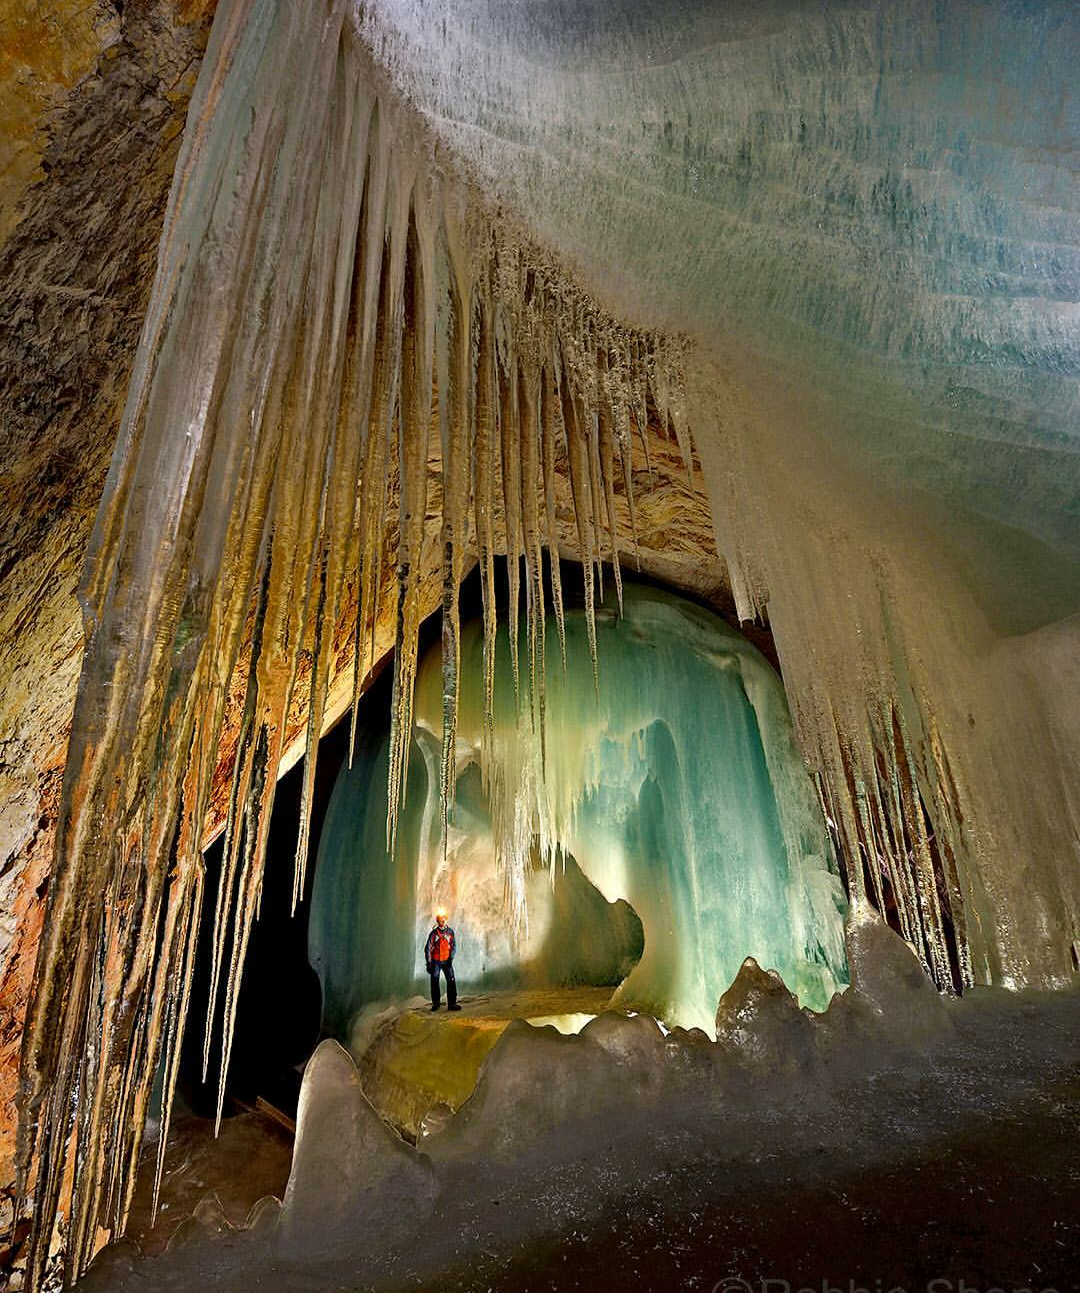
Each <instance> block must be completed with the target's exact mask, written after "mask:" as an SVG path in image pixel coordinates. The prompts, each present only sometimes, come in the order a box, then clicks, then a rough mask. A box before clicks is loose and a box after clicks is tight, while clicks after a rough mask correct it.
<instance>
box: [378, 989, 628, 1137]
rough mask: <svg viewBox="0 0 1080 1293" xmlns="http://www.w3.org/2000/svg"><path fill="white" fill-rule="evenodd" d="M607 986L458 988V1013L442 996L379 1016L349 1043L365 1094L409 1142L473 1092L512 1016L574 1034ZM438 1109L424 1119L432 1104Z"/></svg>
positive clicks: (601, 1006)
mask: <svg viewBox="0 0 1080 1293" xmlns="http://www.w3.org/2000/svg"><path fill="white" fill-rule="evenodd" d="M612 991H613V989H612V988H610V987H602V988H593V987H570V988H538V989H533V990H528V991H526V990H520V991H510V992H482V993H471V992H463V994H462V996H461V997H460V999H459V1004H460V1006H461V1010H460V1011H457V1012H456V1013H450V1012H449V1011H448V1010H447V1008H446V1000H445V994H444V999H443V1003H442V1007H441V1008H440V1009H439V1010H438V1011H434V1012H433V1011H432V1009H431V1006H430V1004H429V1003H428V1002H427V1001H426V1000H424V999H422V998H421V999H419V1004H413V1005H411V1006H410V1008H407V1009H404V1010H400V1011H398V1012H397V1013H395V1014H391V1015H386V1014H383V1015H381V1016H380V1018H379V1023H378V1024H377V1026H375V1027H374V1028H372V1029H371V1031H370V1034H369V1038H365V1039H364V1042H365V1044H364V1045H363V1049H362V1051H361V1050H358V1048H357V1047H356V1045H355V1044H354V1046H353V1054H354V1055H355V1057H356V1061H357V1068H358V1070H359V1073H360V1082H361V1085H362V1087H363V1090H364V1094H365V1095H366V1096H367V1098H368V1099H369V1100H370V1101H371V1103H372V1104H373V1105H374V1107H375V1108H376V1110H377V1111H378V1112H379V1114H380V1115H381V1116H382V1117H383V1118H384V1119H385V1120H386V1121H387V1122H388V1123H390V1125H391V1126H392V1127H394V1128H395V1129H396V1130H397V1131H399V1132H401V1133H402V1134H403V1135H404V1136H405V1137H406V1138H407V1139H409V1140H411V1141H414V1142H415V1141H416V1139H417V1138H418V1136H420V1135H422V1133H423V1129H424V1123H425V1116H427V1127H428V1128H429V1129H430V1128H431V1127H432V1126H433V1125H435V1123H437V1122H438V1121H440V1117H441V1115H443V1114H444V1113H449V1112H452V1111H456V1110H457V1109H459V1108H460V1107H461V1105H463V1104H464V1103H465V1101H466V1100H467V1099H468V1098H469V1096H470V1095H472V1093H473V1089H474V1088H475V1086H476V1079H477V1076H478V1075H479V1072H480V1067H481V1065H482V1064H483V1062H484V1060H485V1059H487V1057H488V1054H489V1053H490V1052H491V1050H492V1049H493V1047H494V1046H495V1043H496V1042H497V1041H498V1040H499V1038H500V1037H501V1036H502V1034H503V1031H504V1030H505V1028H506V1026H507V1025H508V1024H509V1023H510V1021H511V1020H512V1019H524V1020H527V1021H528V1022H529V1023H530V1024H532V1025H533V1026H534V1027H543V1026H544V1025H547V1024H550V1025H551V1026H552V1027H554V1028H556V1029H558V1031H559V1032H561V1033H571V1032H577V1031H579V1030H580V1029H581V1028H582V1027H583V1026H584V1025H585V1024H587V1023H588V1022H589V1020H590V1019H594V1018H595V1017H596V1016H597V1015H599V1014H601V1013H602V1012H603V1011H604V1010H605V1009H606V1008H607V1006H608V1003H609V1001H610V1000H611V994H612ZM436 1106H438V1107H439V1108H438V1109H437V1112H436V1113H435V1114H434V1115H433V1116H430V1111H431V1110H432V1109H433V1107H436Z"/></svg>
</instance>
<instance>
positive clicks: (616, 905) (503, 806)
mask: <svg viewBox="0 0 1080 1293" xmlns="http://www.w3.org/2000/svg"><path fill="white" fill-rule="evenodd" d="M566 638H567V659H566V665H565V669H564V666H563V662H562V658H561V654H560V649H559V644H558V639H557V635H556V631H555V625H554V622H553V621H549V624H548V632H547V635H546V647H545V662H546V667H545V669H544V671H543V690H544V720H543V725H542V733H541V725H540V723H539V721H538V707H536V706H535V704H534V706H533V708H532V709H530V704H529V701H528V695H529V692H530V686H529V681H528V677H527V674H526V675H525V676H523V685H522V689H521V692H520V694H519V696H518V699H517V700H516V701H515V695H514V686H513V678H512V672H511V669H510V661H509V647H508V640H507V638H506V636H505V634H503V635H502V636H501V637H500V639H499V650H498V657H497V662H496V686H495V706H494V716H495V724H494V731H493V733H491V735H490V737H489V739H487V740H486V741H485V739H484V735H483V690H482V689H483V681H482V680H483V667H482V663H483V662H482V653H483V642H482V633H481V632H480V629H479V626H476V625H473V626H471V627H469V628H468V629H466V631H465V633H464V635H463V641H462V663H461V675H460V676H461V698H460V718H459V729H458V747H457V761H458V767H459V775H458V796H457V803H456V809H455V814H454V820H453V825H452V827H451V830H450V833H449V836H448V840H447V848H446V856H445V859H444V857H443V850H442V848H441V845H440V841H439V834H438V802H437V800H438V788H437V776H436V775H435V769H436V767H437V759H438V740H437V736H436V734H437V733H439V732H441V712H442V711H441V691H440V672H441V667H440V661H439V658H438V653H437V652H436V653H434V654H433V655H430V656H428V657H427V658H426V659H425V661H424V662H423V664H422V666H421V670H420V675H419V679H418V686H417V706H416V714H417V722H418V728H417V732H416V739H415V741H414V744H413V751H412V753H413V757H412V761H411V767H412V772H411V774H410V787H409V793H408V796H407V798H406V805H405V811H404V814H403V817H402V823H403V835H402V839H401V846H400V856H399V858H398V861H397V864H396V865H394V864H392V863H391V861H390V858H389V856H388V854H387V852H386V847H385V810H386V791H385V777H386V750H385V744H384V743H381V744H376V745H373V746H372V747H371V748H369V749H367V750H365V751H363V753H362V757H361V759H360V760H359V761H358V763H357V764H356V765H355V766H354V768H353V769H352V771H351V772H349V771H343V772H342V774H341V777H340V778H339V781H338V784H337V786H336V787H335V791H334V795H333V798H332V801H331V804H330V809H329V814H328V818H327V823H326V827H325V829H324V833H323V837H322V841H321V844H320V849H319V857H318V870H317V874H316V881H315V893H314V898H313V908H312V918H311V955H312V961H313V964H314V965H315V966H316V968H317V969H318V971H319V973H320V976H321V977H322V981H323V985H324V992H325V996H326V1017H327V1021H328V1025H329V1026H330V1027H331V1029H332V1030H335V1031H340V1030H341V1029H342V1028H343V1026H344V1024H345V1022H346V1020H347V1017H348V1015H349V1014H350V1013H352V1012H354V1011H355V1010H356V1009H357V1008H359V1006H361V1005H363V1004H366V1003H368V1002H370V1001H373V1000H379V999H384V998H386V997H393V996H403V995H407V993H408V992H409V991H411V990H413V989H415V988H417V987H419V986H420V976H418V974H417V971H418V970H419V969H420V968H421V967H420V964H419V953H418V950H417V949H418V948H419V946H420V945H421V944H422V941H423V938H424V935H425V934H426V931H427V928H428V926H429V924H430V921H431V912H432V910H433V908H434V907H435V906H437V905H446V906H447V907H448V908H449V909H450V912H451V916H450V919H451V923H452V924H453V925H454V926H455V928H456V930H457V933H458V937H459V943H460V950H459V956H458V961H459V976H460V977H461V979H462V981H463V982H464V983H466V984H468V983H473V984H477V985H482V986H492V987H495V986H499V985H500V984H506V983H509V982H513V981H516V982H521V981H526V982H530V983H536V984H540V983H543V984H551V983H559V982H583V981H586V982H601V983H603V982H618V980H619V979H620V978H622V977H623V976H624V975H625V976H626V977H625V979H624V981H623V983H622V986H621V988H620V989H619V998H620V999H621V1000H622V1002H623V1003H624V1004H625V1005H627V1006H629V1007H635V1008H640V1009H647V1010H649V1011H651V1012H652V1013H654V1014H656V1015H657V1016H658V1017H660V1018H662V1019H665V1020H667V1021H668V1022H669V1023H673V1024H674V1023H680V1024H683V1025H686V1026H699V1027H704V1028H706V1029H711V1026H712V1020H713V1014H714V1012H715V1008H716V1002H717V1000H718V998H719V996H720V995H721V993H722V992H723V991H724V989H725V988H726V987H727V986H728V984H729V983H730V982H731V980H732V979H733V978H734V976H735V974H736V972H737V970H738V967H739V965H740V963H741V962H742V960H743V959H744V958H745V957H746V956H751V955H752V956H754V957H756V958H757V959H758V961H759V962H760V963H761V964H763V965H765V966H770V967H775V968H776V969H778V970H779V971H780V972H781V973H782V974H783V976H784V979H785V981H786V982H787V983H788V984H789V986H790V987H791V988H792V989H793V990H794V991H795V992H797V994H798V995H799V997H800V999H801V1000H802V1002H803V1004H805V1005H807V1006H810V1007H811V1008H814V1009H823V1008H824V1006H825V1005H826V1004H827V1003H828V1000H829V998H830V996H831V995H832V993H833V992H834V991H835V990H837V989H838V988H840V987H842V986H843V985H844V984H845V983H846V981H847V969H846V963H845V958H844V950H843V915H844V911H845V900H844V895H843V890H842V887H841V883H840V880H839V877H838V875H837V872H836V866H835V862H834V859H833V855H832V850H831V847H830V844H829V839H828V834H827V831H826V828H825V823H824V821H823V819H822V815H821V810H820V807H819V805H818V803H817V799H816V796H815V794H814V791H813V788H812V786H811V783H810V779H809V777H808V775H807V773H806V771H805V769H804V768H803V766H802V763H801V761H800V759H799V756H798V754H797V751H796V749H795V745H794V741H793V736H792V730H791V722H790V717H789V715H788V710H787V705H786V701H785V697H784V693H783V688H782V685H781V682H780V679H779V678H778V677H777V675H776V674H775V672H774V671H773V669H772V668H771V666H770V665H769V664H768V663H767V662H766V661H765V660H764V659H763V658H762V657H761V656H760V654H759V653H758V652H757V651H756V650H755V649H754V648H753V647H751V646H750V644H749V643H748V642H747V641H746V640H745V639H744V638H743V637H742V636H741V635H739V634H738V633H736V632H734V631H733V630H731V629H730V628H728V626H727V625H726V624H724V622H723V621H722V620H720V619H719V618H718V617H717V616H715V615H712V614H711V613H709V612H707V611H705V610H702V609H701V608H699V607H697V606H694V605H692V604H690V603H688V602H686V601H684V600H683V599H681V598H677V597H674V596H671V595H668V594H664V593H660V592H657V591H654V590H649V589H643V588H638V587H633V586H628V587H627V588H626V590H625V607H624V614H623V616H622V617H621V618H620V617H618V616H617V615H616V614H615V613H614V611H613V610H612V609H611V608H610V607H609V608H607V609H605V610H604V611H602V612H601V614H600V616H599V621H598V624H597V643H598V655H599V666H600V673H599V678H600V685H599V693H598V694H597V693H596V692H595V691H594V686H593V673H592V664H591V659H590V654H589V647H588V641H587V632H586V623H585V616H584V613H583V612H570V613H568V615H567V620H566ZM521 649H522V659H523V660H524V659H525V651H526V648H525V644H524V643H522V648H521ZM533 695H534V701H535V698H536V697H537V696H538V691H537V692H535V693H533ZM579 868H580V870H579ZM586 878H587V881H589V882H591V884H590V883H587V882H586ZM593 886H595V888H593ZM597 890H599V893H597V892H596V891H597ZM508 894H509V902H508ZM515 895H516V897H517V898H518V899H520V906H521V911H520V912H519V914H520V915H521V916H522V918H523V919H522V922H521V924H520V925H519V927H518V928H516V929H515V927H514V922H513V916H514V906H515ZM601 895H602V896H601ZM627 904H629V907H630V908H632V909H633V912H634V913H636V916H637V917H638V918H640V922H641V926H642V929H643V936H644V948H643V950H642V947H641V942H640V935H637V931H636V929H635V922H634V921H633V919H632V917H631V915H630V912H629V908H628V907H627ZM376 963H378V964H377V965H376Z"/></svg>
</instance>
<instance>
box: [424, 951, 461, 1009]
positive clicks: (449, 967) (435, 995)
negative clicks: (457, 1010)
mask: <svg viewBox="0 0 1080 1293" xmlns="http://www.w3.org/2000/svg"><path fill="white" fill-rule="evenodd" d="M440 970H442V972H443V974H444V975H445V976H446V1004H447V1005H448V1006H456V1005H457V980H456V979H455V978H454V964H453V962H452V961H432V962H431V969H430V970H429V971H428V973H429V974H430V975H431V1004H432V1005H433V1006H437V1005H438V1004H439V971H440Z"/></svg>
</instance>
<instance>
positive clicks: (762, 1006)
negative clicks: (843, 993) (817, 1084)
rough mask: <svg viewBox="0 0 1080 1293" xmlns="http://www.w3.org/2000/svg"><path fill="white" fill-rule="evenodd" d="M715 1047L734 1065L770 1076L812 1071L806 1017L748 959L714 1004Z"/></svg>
mask: <svg viewBox="0 0 1080 1293" xmlns="http://www.w3.org/2000/svg"><path fill="white" fill-rule="evenodd" d="M835 1000H836V998H834V1001H835ZM716 1041H717V1044H718V1045H719V1046H721V1047H723V1048H725V1049H726V1050H728V1051H729V1052H730V1053H732V1054H733V1056H734V1057H736V1058H737V1059H738V1060H739V1061H740V1062H742V1063H749V1064H752V1065H755V1066H760V1067H763V1068H767V1069H771V1070H786V1069H787V1068H789V1067H794V1068H803V1067H808V1066H812V1065H814V1064H815V1062H816V1058H817V1056H816V1047H815V1039H814V1032H813V1025H812V1023H811V1022H810V1017H809V1016H808V1015H807V1014H805V1013H804V1012H803V1011H802V1010H801V1009H800V1008H799V1003H798V1001H797V1000H796V999H795V997H794V996H793V995H792V994H791V993H790V992H789V991H788V989H787V985H786V984H785V983H784V980H783V979H782V978H781V977H780V975H779V974H777V972H776V971H775V970H763V969H762V968H761V967H760V966H759V965H758V963H757V961H755V960H754V958H753V957H752V956H748V957H747V958H746V960H745V961H743V963H742V965H741V967H740V968H739V973H738V974H737V975H736V976H735V981H734V983H732V985H731V987H730V988H728V990H727V991H726V992H725V993H724V995H723V996H722V997H721V998H720V1004H719V1005H718V1006H717V1009H716Z"/></svg>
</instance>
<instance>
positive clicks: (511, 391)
mask: <svg viewBox="0 0 1080 1293" xmlns="http://www.w3.org/2000/svg"><path fill="white" fill-rule="evenodd" d="M495 325H496V326H495V342H496V344H495V357H496V377H497V380H498V388H499V403H498V410H499V449H500V464H501V468H502V504H503V529H504V534H505V538H506V578H507V587H508V591H509V597H510V608H509V611H508V612H507V617H508V620H509V630H510V665H511V668H512V670H513V675H514V698H515V700H516V699H517V697H518V695H519V692H520V670H519V664H518V601H519V589H520V578H521V567H520V562H521V445H520V441H519V436H520V434H521V430H520V428H521V420H520V412H519V409H518V384H517V363H516V360H515V358H514V343H513V339H512V337H511V335H510V323H509V321H508V318H507V312H506V311H505V310H502V309H496V313H495Z"/></svg>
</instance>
